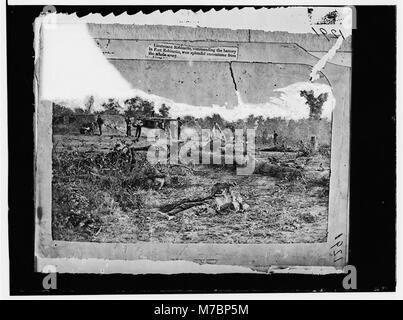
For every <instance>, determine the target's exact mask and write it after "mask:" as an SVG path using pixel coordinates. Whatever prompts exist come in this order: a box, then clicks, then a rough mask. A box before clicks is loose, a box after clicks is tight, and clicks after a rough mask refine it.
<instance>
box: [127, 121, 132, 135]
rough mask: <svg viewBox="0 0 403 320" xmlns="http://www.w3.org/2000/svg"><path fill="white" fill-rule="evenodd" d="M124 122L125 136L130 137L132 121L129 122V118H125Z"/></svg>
mask: <svg viewBox="0 0 403 320" xmlns="http://www.w3.org/2000/svg"><path fill="white" fill-rule="evenodd" d="M125 122H126V135H127V136H128V137H130V136H131V135H132V121H131V120H130V117H126V118H125Z"/></svg>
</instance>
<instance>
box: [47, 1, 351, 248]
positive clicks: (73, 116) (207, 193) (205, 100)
mask: <svg viewBox="0 0 403 320" xmlns="http://www.w3.org/2000/svg"><path fill="white" fill-rule="evenodd" d="M289 10H295V13H297V14H300V15H305V16H306V20H307V21H308V23H309V28H306V30H310V31H304V32H298V31H295V30H296V28H292V25H291V24H290V31H289V32H286V31H282V30H281V29H279V30H280V31H265V30H259V29H256V30H253V29H249V30H245V29H242V28H239V29H234V28H213V27H211V28H197V27H196V28H195V27H193V26H163V25H136V24H112V23H111V24H109V23H84V22H75V23H73V22H70V23H66V22H64V21H63V16H60V17H59V18H58V19H59V20H58V19H56V20H55V21H53V22H49V24H48V26H47V27H42V30H41V31H40V32H41V33H40V34H41V43H42V44H41V48H42V49H41V50H42V51H41V54H42V58H43V60H42V65H41V78H42V79H41V83H42V87H41V95H42V97H43V98H46V100H48V101H51V107H52V181H51V188H52V189H51V193H52V196H51V197H52V199H51V210H52V217H51V229H52V231H51V232H52V238H53V240H62V241H74V242H95V243H139V242H153V243H183V244H193V243H195V244H196V243H206V244H209V243H211V244H277V243H279V244H288V243H290V244H291V243H325V242H327V241H328V216H329V190H330V180H331V179H332V178H333V177H332V175H333V172H332V170H331V168H332V163H331V158H332V157H331V154H332V138H333V135H332V128H334V126H333V121H334V110H335V108H337V107H338V104H339V103H341V101H342V99H344V92H345V91H348V90H349V81H345V80H346V79H349V78H348V76H347V78H346V75H349V73H350V71H351V37H349V35H348V34H346V32H345V30H344V29H343V27H342V24H341V23H340V21H342V19H343V17H344V16H343V13H344V11H343V10H342V8H340V9H339V10H327V11H326V10H323V8H322V9H321V10H319V11H318V12H319V13H318V14H316V13H317V11H316V9H315V8H290V9H289ZM280 11H281V10H279V12H280ZM289 12H290V11H289ZM280 13H281V12H280ZM280 13H279V14H280ZM315 14H316V15H315ZM304 30H305V29H304ZM348 92H349V91H348Z"/></svg>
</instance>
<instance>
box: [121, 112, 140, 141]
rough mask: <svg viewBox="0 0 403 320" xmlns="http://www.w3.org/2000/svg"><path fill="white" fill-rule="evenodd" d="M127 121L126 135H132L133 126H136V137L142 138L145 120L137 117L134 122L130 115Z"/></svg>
mask: <svg viewBox="0 0 403 320" xmlns="http://www.w3.org/2000/svg"><path fill="white" fill-rule="evenodd" d="M125 122H126V135H127V136H128V137H131V135H132V126H133V127H135V128H136V133H135V135H134V136H135V138H140V135H141V127H142V126H143V121H142V120H141V119H135V120H134V122H133V123H132V120H131V119H130V117H126V118H125Z"/></svg>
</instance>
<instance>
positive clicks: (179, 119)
mask: <svg viewBox="0 0 403 320" xmlns="http://www.w3.org/2000/svg"><path fill="white" fill-rule="evenodd" d="M176 120H178V139H179V137H180V136H181V129H182V120H181V118H180V117H178V118H177V119H176Z"/></svg>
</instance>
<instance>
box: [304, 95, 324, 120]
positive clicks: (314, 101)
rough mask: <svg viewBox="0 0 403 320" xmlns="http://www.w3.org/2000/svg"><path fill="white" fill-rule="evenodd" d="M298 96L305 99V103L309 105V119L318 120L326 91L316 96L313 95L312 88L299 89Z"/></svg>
mask: <svg viewBox="0 0 403 320" xmlns="http://www.w3.org/2000/svg"><path fill="white" fill-rule="evenodd" d="M300 96H301V97H303V98H305V99H306V101H305V104H307V105H308V106H309V119H312V120H320V118H321V116H322V109H323V104H324V103H325V102H326V100H327V96H328V94H327V92H325V93H321V94H320V95H319V96H318V97H315V94H314V92H313V90H309V91H306V90H301V91H300Z"/></svg>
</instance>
